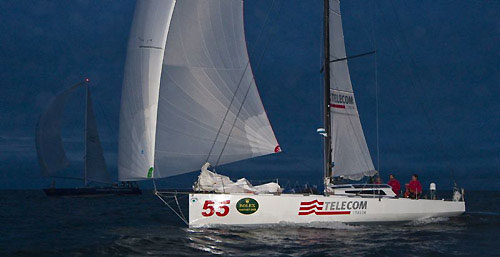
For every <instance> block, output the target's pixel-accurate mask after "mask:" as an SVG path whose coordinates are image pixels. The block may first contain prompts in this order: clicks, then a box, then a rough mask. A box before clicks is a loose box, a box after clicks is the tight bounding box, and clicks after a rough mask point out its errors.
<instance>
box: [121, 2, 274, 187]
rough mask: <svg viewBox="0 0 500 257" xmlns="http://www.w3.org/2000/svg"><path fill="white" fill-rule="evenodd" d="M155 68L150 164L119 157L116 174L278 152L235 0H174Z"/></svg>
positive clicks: (165, 172) (164, 173) (127, 176)
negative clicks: (157, 83) (156, 93)
mask: <svg viewBox="0 0 500 257" xmlns="http://www.w3.org/2000/svg"><path fill="white" fill-rule="evenodd" d="M137 18H138V17H135V18H134V19H137ZM135 22H136V21H134V23H135ZM160 66H161V65H160ZM160 66H159V67H153V66H151V67H150V69H152V68H154V69H156V68H160ZM161 67H162V71H161V83H160V88H159V101H158V109H157V110H158V112H157V123H156V127H155V128H151V129H149V130H148V131H155V133H156V139H155V140H154V142H155V147H154V167H155V171H154V173H153V172H148V169H149V168H150V167H153V165H152V163H153V162H149V163H148V164H149V165H150V166H148V165H142V166H141V167H140V168H139V167H137V166H130V163H132V162H134V160H129V161H128V162H129V164H127V163H122V164H121V168H122V169H121V170H120V172H119V174H120V179H121V180H137V179H144V178H148V175H150V176H151V177H154V178H160V177H168V176H173V175H177V174H182V173H186V172H191V171H195V170H199V169H200V167H201V166H202V165H203V164H204V163H205V162H207V161H208V162H211V163H212V164H216V163H218V164H219V165H220V164H225V163H230V162H235V161H239V160H243V159H248V158H252V157H257V156H261V155H266V154H271V153H275V152H279V151H280V149H279V146H278V142H277V140H276V137H275V135H274V132H273V130H272V128H271V125H270V123H269V120H268V118H267V115H266V113H265V110H264V107H263V105H262V102H261V99H260V96H259V93H258V91H257V87H256V85H255V81H254V78H253V74H252V70H251V67H250V65H249V58H248V53H247V48H246V42H245V35H244V24H243V1H242V0H211V1H204V0H182V1H177V3H176V4H175V9H174V12H173V15H172V21H171V24H170V29H169V32H168V38H167V40H166V50H165V55H164V58H163V65H162V66H161ZM127 72H133V71H127ZM142 72H147V70H146V71H142ZM135 86H136V87H138V88H141V85H140V84H136V85H135ZM129 104H130V103H129ZM133 104H134V105H136V104H137V103H133ZM123 108H124V106H123V103H122V109H123ZM228 110H229V111H228ZM122 111H123V110H122ZM226 113H227V115H226ZM129 122H130V124H132V125H133V126H135V128H134V129H135V130H136V131H139V132H140V131H142V130H144V129H145V128H144V127H140V125H135V123H141V122H142V123H144V121H141V120H137V121H133V120H130V121H129ZM233 124H234V127H233ZM221 125H222V126H221ZM219 129H220V132H219ZM120 130H121V129H120ZM218 132H219V133H218ZM120 140H121V141H122V140H124V138H120ZM214 141H215V144H214ZM226 141H227V143H226ZM120 143H121V142H120ZM212 146H213V147H212ZM223 149H224V150H223ZM139 150H140V149H137V148H135V149H132V148H131V149H128V150H124V151H139ZM120 151H122V147H121V146H120ZM138 155H139V154H138V153H134V154H133V155H128V157H131V158H132V157H133V158H136V156H138ZM219 156H220V159H219Z"/></svg>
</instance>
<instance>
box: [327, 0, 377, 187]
mask: <svg viewBox="0 0 500 257" xmlns="http://www.w3.org/2000/svg"><path fill="white" fill-rule="evenodd" d="M330 55H331V56H330V60H336V59H341V58H345V57H346V51H345V45H344V33H343V30H342V19H341V15H340V3H339V1H338V0H330ZM330 65H331V66H330V77H331V84H330V98H331V104H330V107H331V108H330V110H331V117H332V141H331V142H332V157H333V163H334V166H333V174H334V176H341V177H344V178H347V179H352V180H358V179H361V178H362V177H363V176H372V175H374V174H375V173H376V171H375V168H374V167H373V162H372V159H371V156H370V152H369V150H368V147H367V145H366V140H365V136H364V134H363V128H362V127H361V122H360V120H359V114H358V110H357V107H356V101H355V98H354V92H353V89H352V84H351V78H350V76H349V68H348V66H347V60H343V61H338V62H333V63H331V64H330Z"/></svg>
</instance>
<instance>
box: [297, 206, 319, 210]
mask: <svg viewBox="0 0 500 257" xmlns="http://www.w3.org/2000/svg"><path fill="white" fill-rule="evenodd" d="M311 209H317V210H323V207H321V206H317V205H311V206H304V207H300V208H299V211H308V210H311Z"/></svg>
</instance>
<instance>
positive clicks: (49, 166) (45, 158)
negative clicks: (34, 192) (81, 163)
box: [35, 83, 83, 178]
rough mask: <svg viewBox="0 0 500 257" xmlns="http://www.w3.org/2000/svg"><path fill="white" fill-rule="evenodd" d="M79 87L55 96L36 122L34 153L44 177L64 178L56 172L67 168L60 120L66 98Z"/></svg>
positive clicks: (67, 163) (73, 87)
mask: <svg viewBox="0 0 500 257" xmlns="http://www.w3.org/2000/svg"><path fill="white" fill-rule="evenodd" d="M81 85H82V84H81V83H78V84H76V85H74V86H72V87H70V88H68V89H66V90H64V91H63V92H61V93H59V94H58V95H56V97H55V98H54V100H53V101H52V102H51V103H50V104H49V106H48V108H47V109H46V110H45V112H44V113H42V115H41V116H40V119H39V120H38V123H37V125H36V134H35V142H36V153H37V156H38V163H39V164H40V168H41V170H42V175H43V176H44V177H51V176H59V177H64V176H63V175H60V174H58V172H59V171H61V170H63V169H65V168H67V167H68V166H69V161H68V159H67V157H66V152H65V151H64V147H63V143H62V137H61V119H62V115H63V112H64V109H65V107H66V100H67V99H68V96H70V95H71V93H73V92H74V91H75V90H76V89H78V88H79V87H80V86H81ZM79 178H83V176H82V177H79Z"/></svg>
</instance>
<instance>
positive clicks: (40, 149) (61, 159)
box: [35, 79, 141, 196]
mask: <svg viewBox="0 0 500 257" xmlns="http://www.w3.org/2000/svg"><path fill="white" fill-rule="evenodd" d="M89 82H90V81H89V79H85V80H84V81H82V82H79V83H76V84H75V85H73V86H71V87H69V88H67V89H66V90H64V91H62V92H61V93H59V94H57V95H56V97H55V98H54V100H52V102H50V104H49V105H48V107H47V109H46V110H45V112H43V113H42V115H40V118H39V120H38V123H37V126H36V138H35V140H36V152H37V156H38V163H39V165H40V169H41V171H42V175H43V176H44V177H48V178H60V179H76V180H82V181H83V187H78V188H55V185H54V181H53V186H52V187H51V188H46V189H44V190H43V191H44V192H45V194H46V195H47V196H96V195H116V194H120V195H132V194H140V193H141V190H140V189H139V188H138V187H136V186H128V187H125V186H122V187H118V186H113V187H111V186H90V185H89V183H92V182H97V183H100V184H111V183H112V180H111V176H110V174H109V172H108V170H107V168H106V162H105V160H104V153H103V150H102V146H101V141H100V139H99V132H98V130H97V120H96V118H95V115H94V107H93V104H92V97H91V95H90V87H89ZM80 88H84V89H85V92H86V97H85V99H86V101H85V128H84V132H85V133H84V147H85V150H84V157H83V159H84V168H83V172H82V174H78V175H74V174H73V173H69V174H68V172H67V168H68V167H69V165H70V163H69V161H68V158H67V157H66V151H65V150H64V147H63V139H62V136H61V123H62V118H63V112H64V110H65V109H66V102H67V101H68V98H69V97H70V96H71V95H72V94H73V93H74V92H75V91H76V90H78V89H80ZM128 185H131V184H130V183H128Z"/></svg>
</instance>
